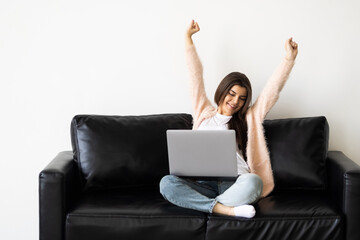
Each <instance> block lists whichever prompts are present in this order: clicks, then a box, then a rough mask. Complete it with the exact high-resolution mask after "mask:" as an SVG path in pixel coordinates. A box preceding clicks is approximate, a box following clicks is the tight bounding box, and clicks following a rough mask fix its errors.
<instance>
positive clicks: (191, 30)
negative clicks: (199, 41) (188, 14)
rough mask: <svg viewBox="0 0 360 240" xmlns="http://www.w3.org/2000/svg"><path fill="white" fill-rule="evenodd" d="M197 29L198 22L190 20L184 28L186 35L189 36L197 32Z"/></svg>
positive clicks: (198, 28)
mask: <svg viewBox="0 0 360 240" xmlns="http://www.w3.org/2000/svg"><path fill="white" fill-rule="evenodd" d="M198 31H200V27H199V24H198V23H197V22H195V21H194V20H192V21H191V23H190V25H189V27H188V29H187V30H186V36H187V37H191V36H192V35H193V34H194V33H197V32H198Z"/></svg>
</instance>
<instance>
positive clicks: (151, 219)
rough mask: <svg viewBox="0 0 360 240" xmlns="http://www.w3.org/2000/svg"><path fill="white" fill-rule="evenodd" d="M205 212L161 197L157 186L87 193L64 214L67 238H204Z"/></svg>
mask: <svg viewBox="0 0 360 240" xmlns="http://www.w3.org/2000/svg"><path fill="white" fill-rule="evenodd" d="M205 229H206V215H205V214H204V213H201V212H197V211H193V210H190V209H185V208H180V207H177V206H175V205H172V204H171V203H169V202H167V201H166V200H164V198H163V197H162V196H161V195H160V193H159V189H154V190H148V189H137V190H126V191H118V190H117V191H111V192H90V193H89V192H88V193H86V194H85V195H83V196H82V197H81V199H79V201H78V202H77V203H76V204H75V206H74V208H73V210H71V211H70V212H69V213H68V214H67V219H66V231H65V232H66V239H67V240H72V239H74V240H78V239H87V240H95V239H99V240H100V239H101V240H102V239H131V240H136V239H141V240H142V239H201V240H203V239H205Z"/></svg>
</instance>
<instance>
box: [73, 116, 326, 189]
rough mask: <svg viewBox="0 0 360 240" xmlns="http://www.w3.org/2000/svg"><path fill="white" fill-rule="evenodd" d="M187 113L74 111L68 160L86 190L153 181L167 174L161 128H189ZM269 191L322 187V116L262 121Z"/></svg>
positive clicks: (323, 129)
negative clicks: (270, 177)
mask: <svg viewBox="0 0 360 240" xmlns="http://www.w3.org/2000/svg"><path fill="white" fill-rule="evenodd" d="M191 128H192V117H191V115H189V114H158V115H146V116H100V115H77V116H75V117H74V118H73V120H72V124H71V139H72V146H73V152H74V159H75V161H77V163H78V166H79V169H80V171H81V174H82V176H83V178H84V180H85V183H86V184H85V186H86V189H88V190H89V189H106V188H117V187H134V186H144V185H157V184H158V183H159V181H160V179H161V178H162V177H163V176H164V175H166V174H169V170H168V153H167V144H166V130H167V129H191ZM264 130H265V137H266V139H267V143H268V148H269V152H270V158H271V164H272V167H273V173H274V180H275V190H283V189H325V188H326V171H325V160H326V155H327V150H328V137H329V127H328V124H327V121H326V118H325V117H309V118H291V119H276V120H265V122H264Z"/></svg>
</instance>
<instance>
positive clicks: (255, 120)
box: [185, 44, 295, 197]
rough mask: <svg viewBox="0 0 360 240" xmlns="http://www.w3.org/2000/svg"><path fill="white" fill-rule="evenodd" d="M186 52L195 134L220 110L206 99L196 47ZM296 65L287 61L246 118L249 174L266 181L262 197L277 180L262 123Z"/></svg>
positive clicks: (274, 75) (189, 48)
mask: <svg viewBox="0 0 360 240" xmlns="http://www.w3.org/2000/svg"><path fill="white" fill-rule="evenodd" d="M185 50H186V62H187V65H188V69H189V74H190V89H191V97H192V104H193V112H194V114H193V119H194V120H193V121H194V122H193V129H194V130H195V129H197V128H198V127H199V126H200V124H201V122H202V121H203V120H204V119H207V118H210V117H212V116H214V115H215V114H216V112H217V108H215V107H214V106H212V104H211V103H210V101H209V99H208V98H207V96H206V93H205V87H204V79H203V67H202V64H201V61H200V59H199V56H198V54H197V52H196V49H195V46H194V45H193V44H192V45H186V47H185ZM294 63H295V62H294V61H289V60H287V59H285V58H284V60H283V61H282V62H281V63H280V65H279V66H278V67H277V68H276V70H275V72H274V73H273V74H272V76H271V78H270V79H269V80H268V82H267V84H266V85H265V87H264V89H263V90H262V92H261V93H260V95H259V97H258V98H257V100H256V101H255V103H254V104H253V105H252V106H251V107H250V108H249V110H248V112H247V114H246V121H247V124H248V142H247V147H246V154H247V163H248V165H249V167H250V171H251V172H252V173H255V174H257V175H259V176H260V178H261V179H262V181H263V184H264V187H263V192H262V197H265V196H267V195H268V194H270V193H271V191H272V190H273V189H274V178H273V174H272V168H271V163H270V156H269V151H268V149H267V145H266V141H265V136H264V130H263V125H262V123H263V121H264V119H265V117H266V114H267V113H268V112H269V110H270V109H271V108H272V106H274V104H275V103H276V101H277V100H278V98H279V94H280V91H281V89H282V88H283V87H284V84H285V82H286V80H287V79H288V77H289V74H290V72H291V69H292V68H293V66H294Z"/></svg>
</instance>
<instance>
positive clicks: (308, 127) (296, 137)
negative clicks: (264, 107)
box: [264, 117, 329, 190]
mask: <svg viewBox="0 0 360 240" xmlns="http://www.w3.org/2000/svg"><path fill="white" fill-rule="evenodd" d="M264 129H265V137H266V139H267V144H268V149H269V152H270V158H271V165H272V168H273V173H274V181H275V190H284V189H313V190H314V189H325V188H326V169H325V161H326V156H327V151H328V139H329V126H328V123H327V121H326V118H325V117H308V118H290V119H277V120H265V121H264Z"/></svg>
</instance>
